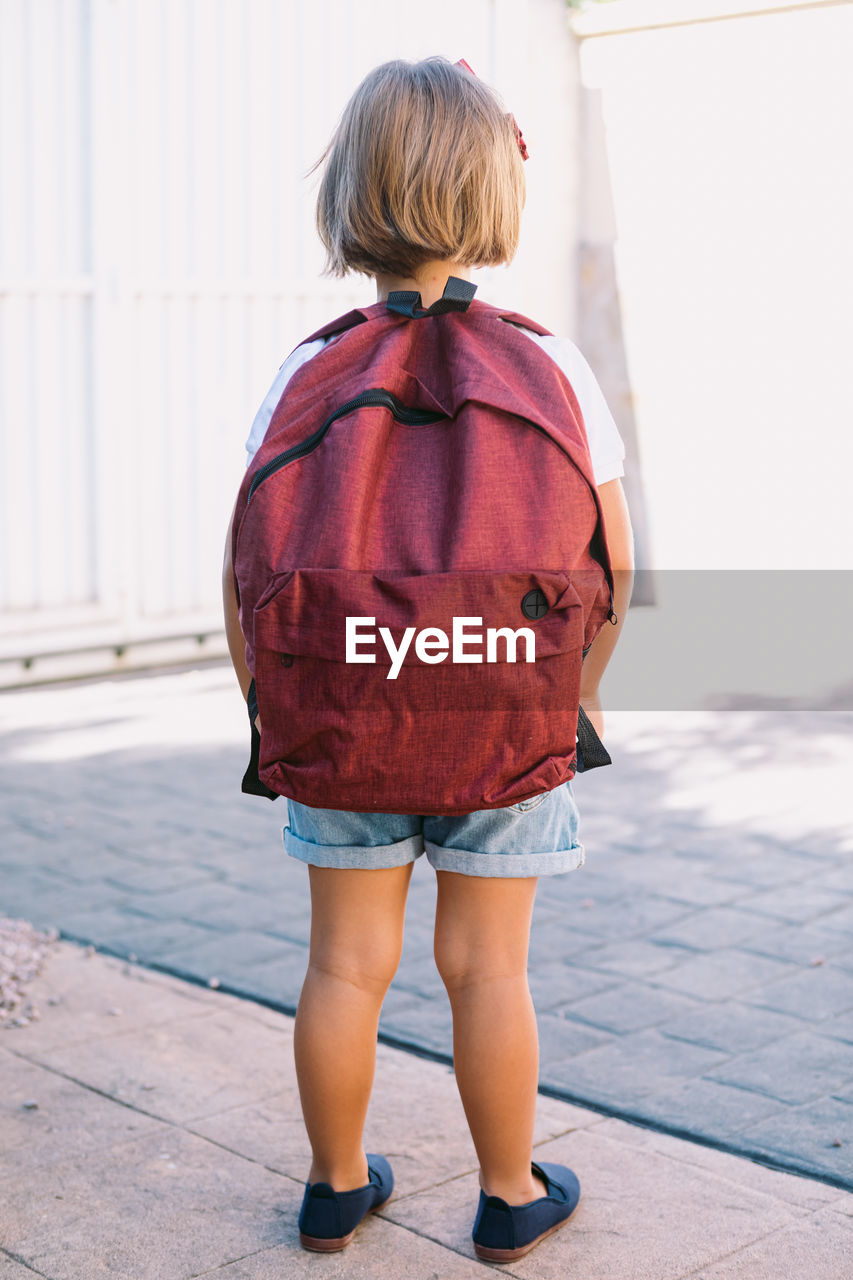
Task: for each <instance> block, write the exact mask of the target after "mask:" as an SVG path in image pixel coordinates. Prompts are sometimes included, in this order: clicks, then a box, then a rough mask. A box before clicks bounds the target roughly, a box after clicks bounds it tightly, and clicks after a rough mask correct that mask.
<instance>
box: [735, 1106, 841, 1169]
mask: <svg viewBox="0 0 853 1280" xmlns="http://www.w3.org/2000/svg"><path fill="white" fill-rule="evenodd" d="M741 1136H742V1138H743V1140H744V1142H746V1143H748V1144H749V1147H750V1149H754V1150H756V1151H767V1152H770V1153H771V1154H777V1155H779V1154H781V1155H787V1156H789V1157H790V1153H791V1152H792V1151H795V1152H796V1153H797V1155H796V1158H797V1162H798V1163H800V1162H801V1163H802V1165H803V1167H804V1168H810V1169H811V1170H813V1171H815V1172H818V1173H821V1174H831V1175H832V1176H834V1177H836V1178H845V1179H847V1180H848V1181H849V1180H853V1098H852V1099H851V1101H850V1102H845V1101H842V1100H840V1099H838V1098H819V1099H818V1101H817V1102H811V1103H808V1104H807V1105H806V1106H803V1107H787V1108H786V1109H785V1110H784V1111H780V1112H777V1114H776V1115H774V1116H769V1117H768V1118H767V1119H765V1120H760V1121H758V1122H757V1123H756V1124H753V1125H750V1126H749V1128H748V1129H745V1130H744V1132H743V1134H742V1135H741ZM833 1143H837V1144H838V1145H837V1146H834V1145H833Z"/></svg>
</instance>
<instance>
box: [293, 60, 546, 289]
mask: <svg viewBox="0 0 853 1280" xmlns="http://www.w3.org/2000/svg"><path fill="white" fill-rule="evenodd" d="M324 160H325V161H327V164H326V168H325V171H324V173H323V178H322V181H321V183H320V190H319V193H318V196H317V230H318V232H319V235H320V239H321V240H322V242H323V245H324V246H325V249H326V265H325V268H324V272H323V274H324V275H333V276H345V275H347V273H348V272H350V271H358V272H361V273H362V274H364V275H371V276H373V275H378V274H393V275H400V276H412V275H413V274H415V272H416V271H417V269H418V268H419V267H420V266H421V265H422V264H423V263H424V262H428V261H429V260H430V259H431V258H447V259H451V260H453V261H454V262H458V263H459V265H460V266H494V265H497V264H498V263H501V262H510V261H511V260H512V258H513V257H514V256H515V251H516V249H517V247H518V236H519V230H520V222H521V211H522V209H523V208H524V201H525V181H524V171H523V168H522V158H521V153H520V151H519V144H518V139H517V134H516V128H515V125H514V123H513V121H512V120H511V118H510V117H509V116H508V115H507V114H506V112H505V109H504V107H503V105H502V104H501V102H500V99H499V98H498V96H497V94H496V93H495V91H494V90H493V89H491V88H490V87H489V86H488V85H486V84H484V83H483V81H482V80H479V79H477V78H476V77H475V76H473V75H472V74H471V73H470V72H469V71H466V70H465V69H464V68H463V67H458V66H454V65H453V63H451V62H449V61H448V60H447V59H446V58H440V57H433V58H425V59H424V60H423V61H421V62H404V61H401V60H398V61H394V62H385V63H383V64H382V65H381V66H379V67H376V68H375V69H374V70H373V71H371V72H370V73H369V74H368V75H367V76H365V78H364V80H362V82H361V84H360V85H359V86H358V88H357V89H356V91H355V93H354V94H353V96H352V97H351V98H350V100H349V102H348V103H347V106H346V107H345V109H344V112H343V115H342V116H341V119H340V121H339V123H338V125H337V128H336V130H335V132H334V134H333V136H332V139H331V141H330V142H329V145H328V146H327V147H326V150H325V151H324V152H323V154H322V156H321V157H320V159H319V160H318V161H317V163H316V164H315V165H314V166H313V168H312V169H311V170H310V172H313V171H314V170H315V169H317V168H318V167H319V166H320V165H321V164H322V163H323V161H324Z"/></svg>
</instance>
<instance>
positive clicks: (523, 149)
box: [455, 58, 530, 160]
mask: <svg viewBox="0 0 853 1280" xmlns="http://www.w3.org/2000/svg"><path fill="white" fill-rule="evenodd" d="M455 65H456V66H457V67H464V69H465V70H466V71H470V73H471V75H472V76H473V77H474V79H475V80H476V79H477V78H478V77H477V73H476V71H474V70H473V69H472V68H471V67H469V66H468V63H467V62H466V61H465V59H464V58H460V59H459V60H458V62H456V64H455ZM507 119H508V120H511V121H512V127H513V128H514V129H515V136H516V137H517V138H518V149H519V151H520V152H521V158H522V160H529V159H530V156H529V155H528V153H527V143H526V142H525V141H524V138H523V137H522V136H521V130H520V129H519V127H518V121H517V120H516V118H515V116H514V115H513V114H512V112H511V111H508V112H507Z"/></svg>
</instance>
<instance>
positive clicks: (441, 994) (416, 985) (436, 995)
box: [394, 950, 447, 1000]
mask: <svg viewBox="0 0 853 1280" xmlns="http://www.w3.org/2000/svg"><path fill="white" fill-rule="evenodd" d="M394 985H395V986H396V987H398V988H399V990H400V991H406V992H409V993H410V994H412V995H418V996H422V997H423V998H424V999H425V1000H446V999H447V994H446V991H445V987H444V983H443V982H442V980H441V978H440V976H439V973H438V970H437V969H436V967H435V962H434V960H433V958H432V950H430V952H429V956H428V958H425V959H424V958H419V957H417V956H411V957H409V956H404V957H403V960H402V961H401V963H400V968H399V969H398V970H397V973H396V974H395V975H394Z"/></svg>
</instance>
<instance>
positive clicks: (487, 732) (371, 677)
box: [253, 569, 584, 814]
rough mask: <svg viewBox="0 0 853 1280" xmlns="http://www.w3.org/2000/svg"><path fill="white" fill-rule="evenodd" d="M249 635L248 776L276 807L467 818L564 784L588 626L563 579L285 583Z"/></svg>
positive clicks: (481, 574)
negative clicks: (254, 709)
mask: <svg viewBox="0 0 853 1280" xmlns="http://www.w3.org/2000/svg"><path fill="white" fill-rule="evenodd" d="M253 625H254V650H255V679H256V684H257V694H258V706H259V710H260V716H261V723H262V726H263V733H262V741H261V750H260V766H259V771H260V776H261V778H262V779H263V781H264V782H266V783H267V785H269V786H270V787H272V788H273V789H275V790H278V791H280V793H281V794H284V795H289V796H291V797H292V798H293V799H295V800H299V801H300V802H302V803H304V804H313V805H316V806H320V807H326V808H338V809H356V810H360V811H375V810H379V811H383V812H397V813H448V814H450V813H468V812H471V811H472V810H474V809H479V808H497V807H501V806H506V805H509V804H512V803H516V802H518V801H521V800H525V799H528V798H530V797H531V796H533V795H536V794H538V793H541V792H543V791H547V790H550V789H551V788H552V787H554V786H556V785H558V784H559V783H560V782H563V781H565V780H566V779H567V778H568V777H571V776H572V774H573V772H574V753H575V732H576V727H577V707H578V695H579V687H580V667H581V655H582V646H583V639H584V617H583V608H582V605H581V601H580V598H579V596H578V594H577V592H576V591H575V589H574V587H573V586H572V582H571V574H570V573H568V572H567V571H562V570H556V571H555V570H531V571H507V572H502V571H488V570H483V571H450V572H440V573H419V574H405V573H397V572H382V571H376V572H372V571H367V570H345V569H299V570H293V571H290V572H286V573H283V574H280V575H278V576H277V577H276V578H274V579H273V580H272V581H271V583H270V584H269V587H268V589H267V591H265V592H264V594H263V596H262V597H261V598H260V600H259V601H258V604H257V607H256V609H255V612H254V619H253Z"/></svg>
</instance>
